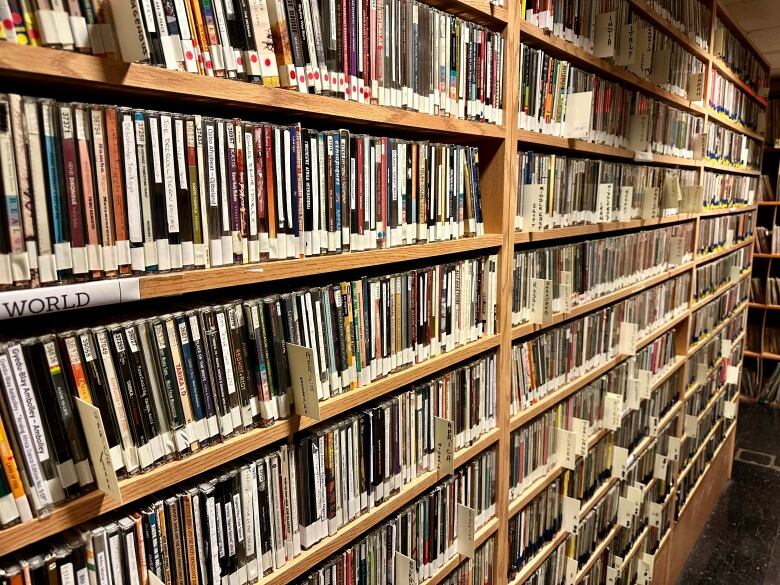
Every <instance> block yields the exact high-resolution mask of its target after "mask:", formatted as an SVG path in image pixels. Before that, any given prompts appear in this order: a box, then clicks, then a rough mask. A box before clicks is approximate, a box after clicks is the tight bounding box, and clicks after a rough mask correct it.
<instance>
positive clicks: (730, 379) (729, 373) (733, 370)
mask: <svg viewBox="0 0 780 585" xmlns="http://www.w3.org/2000/svg"><path fill="white" fill-rule="evenodd" d="M726 384H739V366H728V367H727V368H726Z"/></svg>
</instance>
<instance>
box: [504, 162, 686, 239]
mask: <svg viewBox="0 0 780 585" xmlns="http://www.w3.org/2000/svg"><path fill="white" fill-rule="evenodd" d="M518 158H519V162H518V181H517V209H516V212H515V213H516V215H515V229H518V230H524V231H542V230H545V229H551V228H557V227H567V226H571V225H581V224H595V223H605V222H612V221H629V220H632V219H637V218H640V217H642V218H651V217H662V216H664V215H670V214H674V213H676V212H677V210H678V209H679V206H680V204H681V199H683V198H684V197H685V194H686V193H687V192H688V191H689V189H690V188H692V186H694V185H696V184H697V182H698V178H697V171H695V170H680V169H671V168H664V167H652V166H648V165H637V164H631V163H618V162H610V161H605V160H593V159H585V158H575V157H569V156H561V155H555V154H548V153H539V152H531V151H526V152H520V153H519V154H518Z"/></svg>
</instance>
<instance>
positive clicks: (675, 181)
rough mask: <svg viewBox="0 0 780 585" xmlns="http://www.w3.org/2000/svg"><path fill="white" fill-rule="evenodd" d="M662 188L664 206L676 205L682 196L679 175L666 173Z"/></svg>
mask: <svg viewBox="0 0 780 585" xmlns="http://www.w3.org/2000/svg"><path fill="white" fill-rule="evenodd" d="M663 189H664V191H663V206H664V208H666V209H668V208H670V207H678V206H679V205H680V201H682V198H683V197H682V189H681V188H680V177H679V176H677V175H667V177H666V179H664V187H663Z"/></svg>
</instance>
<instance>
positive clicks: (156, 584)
mask: <svg viewBox="0 0 780 585" xmlns="http://www.w3.org/2000/svg"><path fill="white" fill-rule="evenodd" d="M146 576H147V578H148V579H149V585H165V582H164V581H163V580H162V579H160V578H159V577H158V576H157V575H156V574H155V572H154V571H152V570H151V569H147V571H146Z"/></svg>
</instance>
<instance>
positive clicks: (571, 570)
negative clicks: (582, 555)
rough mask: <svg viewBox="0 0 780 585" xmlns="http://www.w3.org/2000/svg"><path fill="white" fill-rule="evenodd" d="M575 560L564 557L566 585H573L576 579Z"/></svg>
mask: <svg viewBox="0 0 780 585" xmlns="http://www.w3.org/2000/svg"><path fill="white" fill-rule="evenodd" d="M577 566H578V565H577V559H573V558H571V557H566V585H574V584H575V581H576V579H577Z"/></svg>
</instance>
